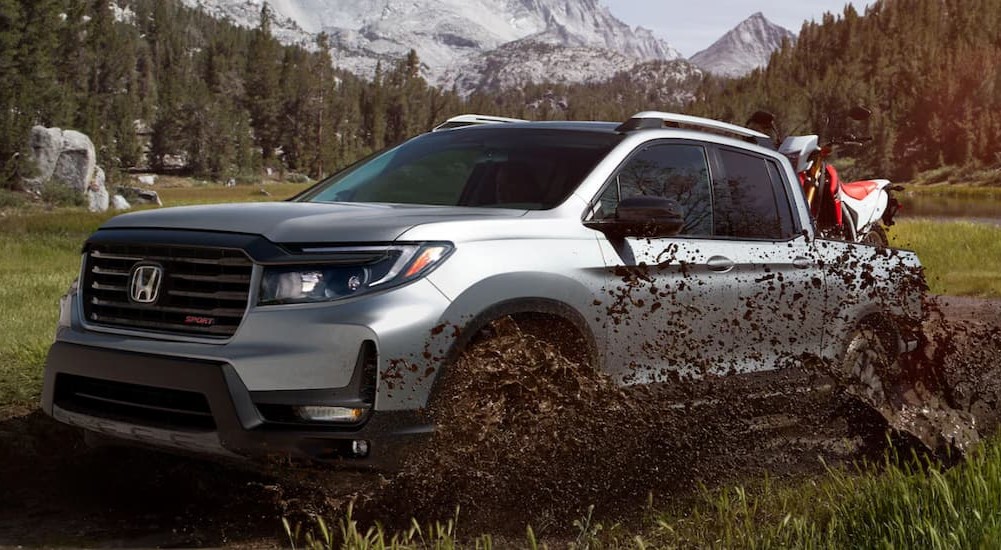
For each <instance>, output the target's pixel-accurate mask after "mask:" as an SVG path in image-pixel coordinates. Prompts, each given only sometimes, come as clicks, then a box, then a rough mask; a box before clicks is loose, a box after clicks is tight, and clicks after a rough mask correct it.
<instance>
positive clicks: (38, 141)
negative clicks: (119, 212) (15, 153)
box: [25, 126, 109, 212]
mask: <svg viewBox="0 0 1001 550" xmlns="http://www.w3.org/2000/svg"><path fill="white" fill-rule="evenodd" d="M28 145H29V147H30V148H31V159H32V161H34V163H35V174H34V177H32V178H30V179H28V180H26V181H25V184H26V186H27V187H28V189H30V190H33V191H36V192H37V191H38V190H39V189H41V188H42V187H43V186H45V185H50V184H57V185H64V186H66V187H69V188H71V189H74V190H76V191H77V192H79V193H80V194H82V195H83V196H84V198H85V199H86V201H85V202H86V204H87V207H88V208H89V209H90V210H91V211H92V212H104V211H105V210H107V209H108V202H109V198H108V190H107V188H106V187H105V174H104V170H102V169H100V168H99V167H98V166H97V154H96V152H95V151H94V142H92V141H91V140H90V138H89V137H87V136H86V135H85V134H82V133H80V132H77V131H75V130H61V129H59V128H45V127H44V126H35V127H34V128H32V129H31V135H30V137H29V141H28Z"/></svg>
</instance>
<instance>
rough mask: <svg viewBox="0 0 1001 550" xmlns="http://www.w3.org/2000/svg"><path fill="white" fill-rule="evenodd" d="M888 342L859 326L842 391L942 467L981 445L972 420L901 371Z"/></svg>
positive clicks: (881, 333) (875, 330)
mask: <svg viewBox="0 0 1001 550" xmlns="http://www.w3.org/2000/svg"><path fill="white" fill-rule="evenodd" d="M892 341H893V339H892V338H891V337H890V335H889V334H887V332H886V331H885V330H884V331H881V330H879V325H878V324H875V325H872V324H871V325H867V326H862V327H860V328H859V329H858V330H857V331H856V332H855V334H853V335H852V339H851V340H850V341H849V343H848V348H847V350H846V352H845V355H844V360H843V364H842V366H841V367H842V375H844V376H845V378H846V379H845V380H844V387H845V390H846V392H847V393H848V394H849V395H851V396H853V397H855V398H856V399H857V400H858V401H860V402H862V403H863V404H865V405H867V406H868V407H869V408H871V409H872V411H873V412H875V413H877V414H878V415H879V416H882V417H883V419H884V420H885V421H886V425H885V426H884V427H881V428H879V430H881V431H882V432H883V433H882V434H876V433H870V434H868V435H870V436H875V435H880V436H883V435H885V433H886V432H885V429H886V428H889V429H890V430H891V433H893V434H894V435H895V439H896V438H897V436H899V437H903V440H909V441H910V443H909V444H912V445H913V444H917V445H920V446H921V447H923V448H924V449H925V450H927V451H929V452H931V453H932V455H933V456H935V457H936V458H938V459H939V460H940V461H942V462H943V463H945V464H954V463H955V462H956V461H958V460H961V459H962V458H963V457H964V456H965V454H966V453H967V452H968V451H969V450H970V449H972V448H973V447H974V446H975V445H976V444H977V442H978V441H979V440H980V435H979V433H978V432H977V428H976V419H975V418H974V417H973V416H972V415H970V414H969V413H967V412H964V411H960V410H957V409H954V408H952V407H951V406H950V405H949V404H948V403H947V402H946V400H945V398H944V396H942V395H940V393H939V392H937V391H932V390H930V389H929V388H928V387H927V386H926V385H925V383H924V382H922V381H920V380H909V379H908V378H909V376H907V375H905V374H904V373H902V372H901V365H900V359H899V357H898V356H897V354H896V353H895V351H893V350H892V345H891V344H892Z"/></svg>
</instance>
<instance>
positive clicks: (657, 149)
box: [595, 143, 713, 236]
mask: <svg viewBox="0 0 1001 550" xmlns="http://www.w3.org/2000/svg"><path fill="white" fill-rule="evenodd" d="M642 196H647V197H663V198H667V199H672V200H675V201H677V202H678V204H680V205H681V207H682V209H683V211H684V215H685V225H684V227H682V229H681V232H680V233H679V235H691V236H710V235H712V227H713V224H712V192H711V190H710V185H709V164H708V163H707V162H706V151H705V149H704V148H702V147H700V146H698V145H691V144H680V143H677V144H656V145H651V146H649V147H647V148H646V149H643V150H642V151H640V152H639V153H637V154H635V155H634V156H633V157H632V158H630V159H629V160H628V161H626V164H625V165H623V166H622V168H620V169H619V171H618V172H617V173H616V175H615V178H614V179H613V180H612V182H611V183H610V185H609V186H608V187H607V188H606V189H605V191H604V192H603V193H602V194H601V197H600V198H599V200H598V209H597V212H596V214H595V217H599V218H610V217H613V216H614V215H615V209H616V207H617V206H618V204H619V201H620V200H622V199H627V198H632V197H642Z"/></svg>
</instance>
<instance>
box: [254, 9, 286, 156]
mask: <svg viewBox="0 0 1001 550" xmlns="http://www.w3.org/2000/svg"><path fill="white" fill-rule="evenodd" d="M271 22H272V13H271V8H270V7H269V6H268V4H267V3H265V4H264V6H263V7H262V8H261V21H260V26H258V28H257V29H256V30H255V31H254V35H253V39H252V40H251V42H250V48H249V50H248V53H247V65H246V75H247V76H246V82H247V98H246V99H247V110H248V111H249V112H250V117H251V121H252V124H253V127H254V135H255V137H256V139H257V144H258V146H260V148H261V155H262V157H263V159H264V162H265V163H270V162H271V161H272V159H273V158H274V155H275V152H276V151H277V149H278V147H279V145H280V140H281V126H280V116H281V108H282V98H281V84H280V80H279V79H280V76H281V59H282V55H281V46H280V45H279V44H278V41H277V40H275V38H274V37H273V36H272V35H271Z"/></svg>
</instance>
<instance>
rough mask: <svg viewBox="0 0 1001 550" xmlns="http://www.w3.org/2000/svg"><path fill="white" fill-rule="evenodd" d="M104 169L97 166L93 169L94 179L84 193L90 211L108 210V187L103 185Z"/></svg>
mask: <svg viewBox="0 0 1001 550" xmlns="http://www.w3.org/2000/svg"><path fill="white" fill-rule="evenodd" d="M105 179H106V178H105V175H104V170H103V169H102V168H101V167H100V166H98V167H97V169H96V170H95V171H94V179H93V180H91V182H90V185H88V186H87V191H85V192H84V195H85V196H86V197H87V209H88V210H90V211H91V212H106V211H107V210H108V201H109V199H108V189H107V187H105Z"/></svg>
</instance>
